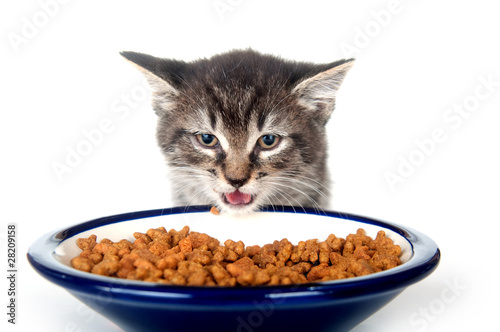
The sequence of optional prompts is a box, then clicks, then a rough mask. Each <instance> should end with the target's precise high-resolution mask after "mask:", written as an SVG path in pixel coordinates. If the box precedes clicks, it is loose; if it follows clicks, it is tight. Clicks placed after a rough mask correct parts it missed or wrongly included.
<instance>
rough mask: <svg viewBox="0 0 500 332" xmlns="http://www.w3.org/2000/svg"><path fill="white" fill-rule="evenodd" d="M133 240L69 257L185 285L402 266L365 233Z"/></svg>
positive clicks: (86, 246)
mask: <svg viewBox="0 0 500 332" xmlns="http://www.w3.org/2000/svg"><path fill="white" fill-rule="evenodd" d="M134 238H135V241H133V242H130V241H128V240H121V241H118V242H113V241H111V240H108V239H103V240H101V242H99V243H97V237H96V235H91V236H89V237H88V238H87V239H85V238H80V239H78V240H77V245H78V247H79V248H80V249H82V252H81V254H80V255H79V256H77V257H75V258H73V259H72V260H71V265H72V266H73V267H74V268H76V269H79V270H82V271H85V272H91V273H95V274H99V275H104V276H110V277H117V278H125V279H132V280H144V281H153V282H160V283H165V284H170V285H189V286H253V285H285V284H297V283H307V282H315V281H326V280H334V279H344V278H351V277H356V276H363V275H367V274H370V273H374V272H379V271H383V270H387V269H390V268H393V267H395V266H398V265H400V264H401V260H400V258H399V256H400V255H401V248H400V247H399V246H398V245H395V244H394V243H393V242H392V240H391V239H389V238H387V237H386V235H385V232H384V231H379V232H378V234H377V237H376V238H375V239H372V238H371V237H369V236H367V235H365V231H364V230H363V229H358V231H357V232H356V234H350V235H348V236H347V237H346V238H345V239H343V238H338V237H336V236H335V235H333V234H331V235H329V236H328V238H327V239H326V240H325V241H324V242H319V241H318V240H317V239H313V240H307V241H300V242H299V243H298V245H293V244H292V243H290V241H288V240H287V239H283V240H281V241H274V242H273V243H270V244H266V245H264V246H257V245H254V246H247V247H245V245H244V244H243V242H241V241H238V242H234V241H232V240H227V241H226V242H224V245H221V244H220V243H219V241H218V240H216V239H215V238H213V237H210V236H208V235H207V234H204V233H197V232H190V229H189V227H188V226H185V227H184V228H183V229H182V230H180V231H176V230H170V231H168V232H167V230H166V229H165V228H164V227H160V228H156V229H150V230H148V231H147V232H146V233H145V234H143V233H139V232H136V233H134Z"/></svg>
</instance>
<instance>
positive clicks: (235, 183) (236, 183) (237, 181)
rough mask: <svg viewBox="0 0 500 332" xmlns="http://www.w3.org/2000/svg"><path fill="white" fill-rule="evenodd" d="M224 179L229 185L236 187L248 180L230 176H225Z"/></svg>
mask: <svg viewBox="0 0 500 332" xmlns="http://www.w3.org/2000/svg"><path fill="white" fill-rule="evenodd" d="M226 180H227V182H229V184H230V185H232V186H233V187H235V188H236V189H238V188H240V187H242V186H243V185H244V184H245V183H246V182H247V181H248V178H244V179H231V178H228V177H226Z"/></svg>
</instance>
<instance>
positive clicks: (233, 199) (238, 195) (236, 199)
mask: <svg viewBox="0 0 500 332" xmlns="http://www.w3.org/2000/svg"><path fill="white" fill-rule="evenodd" d="M225 195H226V199H227V201H228V202H229V203H230V204H234V205H237V204H248V203H250V201H251V200H252V195H250V194H244V193H242V192H240V191H239V190H236V191H233V192H232V193H229V194H225Z"/></svg>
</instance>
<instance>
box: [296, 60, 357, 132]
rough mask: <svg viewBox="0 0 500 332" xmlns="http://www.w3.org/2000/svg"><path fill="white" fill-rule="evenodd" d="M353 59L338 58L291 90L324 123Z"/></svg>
mask: <svg viewBox="0 0 500 332" xmlns="http://www.w3.org/2000/svg"><path fill="white" fill-rule="evenodd" d="M353 64H354V59H347V60H340V61H337V62H334V63H332V64H330V65H329V67H330V68H329V69H328V70H325V71H322V72H320V73H318V74H316V75H315V76H312V77H309V78H307V79H305V80H304V81H302V82H300V83H299V84H298V85H297V86H296V87H295V88H294V89H293V91H292V93H294V94H296V95H297V97H298V101H299V103H300V104H301V105H302V106H303V107H304V108H306V109H308V110H310V111H312V112H314V113H315V115H314V116H315V118H316V119H318V121H320V122H321V123H323V124H326V122H327V121H328V119H329V118H330V115H331V114H332V112H333V110H334V108H335V99H336V95H337V90H338V89H339V87H340V85H341V84H342V81H343V80H344V78H345V76H346V74H347V72H348V71H349V69H351V67H352V65H353Z"/></svg>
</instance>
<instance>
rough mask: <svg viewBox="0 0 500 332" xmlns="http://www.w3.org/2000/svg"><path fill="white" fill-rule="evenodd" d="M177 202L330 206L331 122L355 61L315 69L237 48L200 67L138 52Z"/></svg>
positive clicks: (133, 56)
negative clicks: (342, 85)
mask: <svg viewBox="0 0 500 332" xmlns="http://www.w3.org/2000/svg"><path fill="white" fill-rule="evenodd" d="M122 55H123V56H124V57H125V58H127V59H128V60H130V61H132V62H133V63H135V64H137V65H138V66H139V69H140V70H141V71H142V72H143V73H144V74H145V75H146V77H147V78H148V80H149V82H150V83H151V85H152V87H153V89H154V95H153V107H154V109H155V111H156V113H157V114H158V116H159V119H158V128H157V139H158V143H159V145H160V148H161V150H162V151H163V153H164V155H165V157H166V160H167V164H168V165H169V168H170V170H169V176H170V179H171V182H172V186H173V195H174V198H175V202H176V203H177V204H182V205H195V204H212V205H215V206H217V207H219V209H221V210H222V211H224V212H230V213H237V214H244V213H248V212H251V211H254V210H256V209H258V208H259V207H260V206H263V205H292V206H303V207H305V206H309V207H316V208H321V207H322V206H324V204H325V203H326V201H327V197H328V184H327V171H326V167H325V163H326V135H325V124H326V122H327V120H328V118H329V117H330V114H331V112H332V111H333V108H334V102H335V92H336V91H337V89H338V87H339V85H340V83H341V82H342V80H343V78H344V76H345V74H346V73H347V71H348V69H349V68H350V66H351V65H352V61H350V60H347V61H339V62H336V63H331V64H325V65H313V64H308V63H297V62H290V61H284V60H281V59H279V58H276V57H272V56H266V55H261V54H259V53H257V52H254V51H251V50H246V51H233V52H229V53H225V54H221V55H218V56H214V57H213V58H211V59H208V60H207V59H202V60H198V61H195V62H191V63H185V62H180V61H176V60H166V59H158V58H154V57H151V56H147V55H144V54H139V53H131V52H125V53H122Z"/></svg>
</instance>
